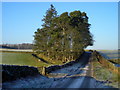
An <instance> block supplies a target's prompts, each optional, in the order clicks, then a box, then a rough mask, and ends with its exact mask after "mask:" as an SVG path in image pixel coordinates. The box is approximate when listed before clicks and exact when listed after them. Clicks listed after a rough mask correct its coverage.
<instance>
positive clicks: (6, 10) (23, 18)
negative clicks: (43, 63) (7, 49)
mask: <svg viewBox="0 0 120 90" xmlns="http://www.w3.org/2000/svg"><path fill="white" fill-rule="evenodd" d="M50 4H53V5H54V7H55V8H56V10H57V11H58V15H60V14H61V13H63V12H72V11H75V10H80V11H81V12H86V13H87V16H88V17H89V23H90V24H91V28H90V32H91V33H92V35H93V39H94V40H95V42H94V45H93V46H89V47H88V48H87V49H105V50H114V49H118V3H117V2H3V3H2V42H0V43H4V44H5V43H8V44H18V43H33V40H34V37H33V35H34V32H35V31H36V30H37V28H41V25H42V24H43V22H42V21H41V20H42V18H43V16H44V15H45V12H46V10H47V9H48V8H50Z"/></svg>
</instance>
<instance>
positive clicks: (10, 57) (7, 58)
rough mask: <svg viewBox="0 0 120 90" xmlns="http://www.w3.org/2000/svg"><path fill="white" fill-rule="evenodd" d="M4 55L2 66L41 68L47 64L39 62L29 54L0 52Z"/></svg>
mask: <svg viewBox="0 0 120 90" xmlns="http://www.w3.org/2000/svg"><path fill="white" fill-rule="evenodd" d="M0 54H1V55H2V62H1V63H0V64H7V65H20V66H34V67H41V66H46V65H47V64H46V63H44V62H42V61H39V60H38V59H37V58H35V57H33V56H32V53H27V52H0Z"/></svg>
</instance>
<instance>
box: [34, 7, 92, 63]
mask: <svg viewBox="0 0 120 90" xmlns="http://www.w3.org/2000/svg"><path fill="white" fill-rule="evenodd" d="M43 21H44V23H43V25H42V28H41V29H38V30H37V31H36V32H35V35H34V51H35V52H37V53H38V54H40V53H42V54H43V55H45V56H47V57H49V59H51V60H61V61H63V62H66V61H70V60H74V59H77V58H78V57H79V56H80V55H81V54H82V52H83V50H84V49H85V48H86V47H87V46H89V45H93V39H92V35H91V33H90V31H89V28H90V24H89V23H88V17H87V14H86V13H85V12H80V11H73V12H70V13H68V12H64V13H62V14H61V15H59V16H58V15H57V11H56V10H55V8H54V6H53V5H51V7H50V9H48V10H47V12H46V16H44V18H43Z"/></svg>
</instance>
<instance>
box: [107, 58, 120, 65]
mask: <svg viewBox="0 0 120 90" xmlns="http://www.w3.org/2000/svg"><path fill="white" fill-rule="evenodd" d="M109 61H111V62H113V63H115V64H120V58H118V59H110V60H109Z"/></svg>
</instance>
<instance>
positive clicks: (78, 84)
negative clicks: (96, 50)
mask: <svg viewBox="0 0 120 90" xmlns="http://www.w3.org/2000/svg"><path fill="white" fill-rule="evenodd" d="M90 56H91V53H89V52H85V53H84V54H83V56H82V57H81V58H80V59H79V62H77V63H75V64H73V65H71V66H68V67H65V68H62V69H59V70H56V71H53V72H51V73H50V74H49V75H48V77H46V76H41V75H37V76H36V77H27V78H22V79H19V80H16V81H12V82H6V83H3V88H110V87H109V86H105V85H104V83H105V82H103V81H97V80H95V79H94V78H93V77H91V76H90V74H91V70H92V68H91V64H90V62H89V58H90Z"/></svg>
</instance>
